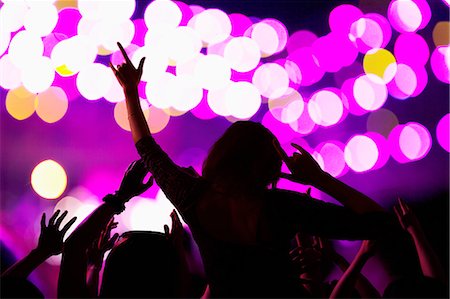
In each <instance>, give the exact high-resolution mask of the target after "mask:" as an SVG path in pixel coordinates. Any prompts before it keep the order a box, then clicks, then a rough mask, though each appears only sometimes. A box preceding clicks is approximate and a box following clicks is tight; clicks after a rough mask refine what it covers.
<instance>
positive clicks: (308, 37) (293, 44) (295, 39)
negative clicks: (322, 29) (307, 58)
mask: <svg viewBox="0 0 450 299" xmlns="http://www.w3.org/2000/svg"><path fill="white" fill-rule="evenodd" d="M316 39H317V35H315V34H314V33H313V32H311V31H308V30H299V31H296V32H294V34H291V35H290V36H289V38H288V41H287V44H286V49H287V52H288V53H289V54H291V53H293V52H294V51H295V50H297V49H300V48H304V47H311V45H312V44H313V43H314V41H315V40H316Z"/></svg>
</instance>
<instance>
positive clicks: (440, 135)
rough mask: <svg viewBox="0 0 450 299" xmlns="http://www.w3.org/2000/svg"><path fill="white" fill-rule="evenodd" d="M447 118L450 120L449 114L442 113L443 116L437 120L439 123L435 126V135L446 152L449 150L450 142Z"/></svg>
mask: <svg viewBox="0 0 450 299" xmlns="http://www.w3.org/2000/svg"><path fill="white" fill-rule="evenodd" d="M449 120H450V114H449V113H447V114H446V115H444V117H442V118H441V120H439V123H438V125H437V127H436V137H437V140H438V143H439V144H440V145H441V146H442V148H443V149H445V150H446V151H447V152H450V142H449V136H450V132H449V126H450V124H449Z"/></svg>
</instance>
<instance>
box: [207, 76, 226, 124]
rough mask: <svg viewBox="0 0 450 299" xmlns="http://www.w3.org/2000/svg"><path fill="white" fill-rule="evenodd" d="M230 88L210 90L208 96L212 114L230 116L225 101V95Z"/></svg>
mask: <svg viewBox="0 0 450 299" xmlns="http://www.w3.org/2000/svg"><path fill="white" fill-rule="evenodd" d="M229 84H231V82H230V83H229ZM227 88H228V86H226V87H225V88H222V89H218V90H210V91H208V95H207V102H208V106H209V108H210V109H211V111H212V112H214V113H215V114H217V115H220V116H230V112H229V111H228V107H227V102H226V101H225V95H226V92H227Z"/></svg>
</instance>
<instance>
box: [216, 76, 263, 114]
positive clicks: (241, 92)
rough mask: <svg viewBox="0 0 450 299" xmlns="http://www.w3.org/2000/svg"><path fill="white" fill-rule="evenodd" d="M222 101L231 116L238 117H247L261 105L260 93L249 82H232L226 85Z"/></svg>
mask: <svg viewBox="0 0 450 299" xmlns="http://www.w3.org/2000/svg"><path fill="white" fill-rule="evenodd" d="M224 101H225V106H226V109H227V111H228V112H229V113H230V115H231V116H234V117H236V118H238V119H249V118H251V117H252V116H253V115H254V114H255V113H256V112H257V111H258V110H259V107H260V106H261V94H260V93H259V91H258V89H257V88H256V87H255V86H254V85H253V84H251V83H249V82H232V83H231V84H230V85H229V86H228V87H227V90H226V93H225V97H224Z"/></svg>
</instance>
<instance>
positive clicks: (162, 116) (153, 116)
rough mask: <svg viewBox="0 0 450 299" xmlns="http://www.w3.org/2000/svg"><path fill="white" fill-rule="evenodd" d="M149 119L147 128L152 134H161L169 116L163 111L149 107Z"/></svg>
mask: <svg viewBox="0 0 450 299" xmlns="http://www.w3.org/2000/svg"><path fill="white" fill-rule="evenodd" d="M149 114H150V117H149V118H148V120H147V123H148V127H149V128H150V132H151V133H152V134H155V133H158V132H161V131H162V130H164V128H165V127H166V126H167V124H168V123H169V120H170V116H169V115H168V114H167V113H166V112H164V110H162V109H159V108H156V107H155V106H150V109H149Z"/></svg>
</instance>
